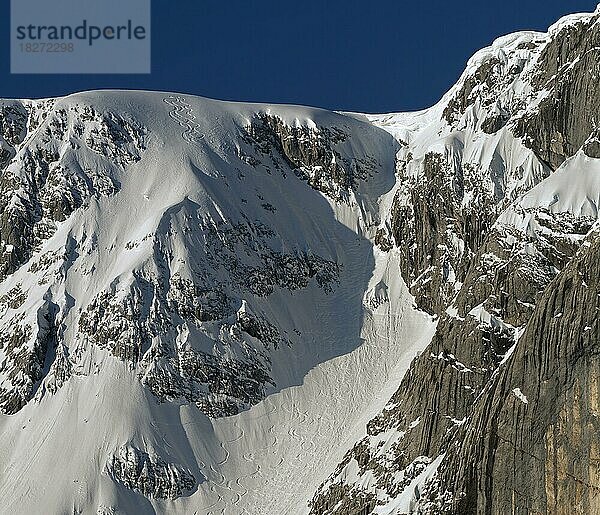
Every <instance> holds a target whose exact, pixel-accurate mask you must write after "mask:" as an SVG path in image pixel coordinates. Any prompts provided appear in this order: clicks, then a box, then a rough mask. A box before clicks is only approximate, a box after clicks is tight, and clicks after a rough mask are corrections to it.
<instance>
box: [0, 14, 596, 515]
mask: <svg viewBox="0 0 600 515" xmlns="http://www.w3.org/2000/svg"><path fill="white" fill-rule="evenodd" d="M599 19H600V11H597V12H596V13H594V14H583V15H573V16H570V17H567V18H565V19H563V20H561V21H560V22H558V23H557V24H556V25H554V26H553V27H552V28H551V29H550V30H549V32H548V33H545V34H543V33H531V32H528V33H518V34H513V35H510V36H505V37H503V38H500V39H498V40H497V41H495V42H494V44H493V45H492V46H491V47H489V48H486V49H484V50H482V51H480V52H478V53H477V54H476V55H475V56H473V57H472V58H471V60H470V61H469V63H468V65H467V69H466V70H465V72H464V74H463V75H462V77H461V78H460V80H459V81H458V83H457V84H456V85H455V86H454V87H453V88H452V89H451V90H450V91H449V92H448V93H447V94H446V95H445V96H444V97H443V98H442V99H441V100H440V102H439V103H438V104H436V105H435V106H433V107H432V108H430V109H427V110H425V111H421V112H417V113H397V114H388V115H362V114H357V113H332V112H328V111H324V110H319V109H312V108H304V107H298V106H279V105H258V104H238V103H227V102H219V101H214V100H208V99H203V98H198V97H193V96H188V95H182V94H168V93H151V92H131V91H93V92H86V93H78V94H74V95H70V96H68V97H65V98H60V99H47V100H6V101H0V137H1V139H0V146H1V149H0V170H1V176H0V207H1V213H0V280H1V282H0V413H1V415H0V436H1V438H0V471H1V473H0V499H1V500H2V502H1V503H0V513H57V514H60V513H86V514H87V513H94V514H102V515H107V514H116V513H127V514H138V513H174V514H178V513H183V514H188V513H189V514H194V513H197V514H208V513H215V514H216V513H225V514H235V515H237V514H256V515H259V514H260V515H271V514H273V515H279V514H301V513H308V512H311V513H315V514H317V513H318V514H324V513H336V514H359V513H360V514H368V513H387V514H392V513H409V512H419V513H442V512H444V513H445V512H451V513H506V512H510V510H511V509H512V510H513V512H516V511H515V510H517V509H518V511H519V513H521V512H525V513H533V512H542V513H570V512H568V511H565V510H566V509H567V507H572V506H573V505H576V506H578V508H577V509H579V510H580V511H579V512H580V513H593V512H594V510H595V509H600V505H599V504H598V503H599V502H600V501H599V500H597V498H596V491H597V489H598V488H600V482H599V478H600V476H599V475H598V474H600V472H599V471H598V470H597V468H595V467H597V464H596V460H597V458H596V454H597V446H596V443H595V440H594V438H593V435H594V434H595V433H594V432H596V434H597V431H598V429H600V428H599V427H598V422H597V421H596V419H595V417H596V414H597V398H598V394H600V392H599V391H598V385H599V384H600V383H599V382H598V361H597V353H596V352H595V350H594V349H595V345H594V344H596V343H597V342H598V326H597V322H596V318H597V317H596V313H595V310H596V309H597V308H596V306H597V304H598V298H597V297H598V295H597V291H598V286H597V285H598V282H597V281H598V273H599V272H600V271H599V270H598V266H597V256H596V252H598V250H597V249H598V245H600V236H597V230H598V225H597V223H596V221H597V219H598V205H600V160H599V158H600V140H599V137H600V135H599V133H598V131H597V125H596V113H597V108H598V106H599V105H600V87H599V86H598V76H599V74H600V58H599V57H598V49H599V48H600V22H598V20H599ZM567 501H568V502H567ZM563 507H564V509H563Z"/></svg>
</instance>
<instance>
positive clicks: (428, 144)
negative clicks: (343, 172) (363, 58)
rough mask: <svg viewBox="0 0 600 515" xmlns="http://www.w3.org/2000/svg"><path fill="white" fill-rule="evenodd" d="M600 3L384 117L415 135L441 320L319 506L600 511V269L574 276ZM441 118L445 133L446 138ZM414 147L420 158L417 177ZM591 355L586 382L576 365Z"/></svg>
mask: <svg viewBox="0 0 600 515" xmlns="http://www.w3.org/2000/svg"><path fill="white" fill-rule="evenodd" d="M599 18H600V14H598V13H595V14H593V15H582V16H576V17H571V18H567V19H564V20H561V22H559V23H558V24H556V25H555V26H553V27H552V28H551V29H550V31H549V33H548V34H531V33H523V34H517V35H514V36H507V37H505V38H501V39H500V40H498V41H497V42H495V43H494V46H493V47H491V48H490V49H486V50H483V51H481V52H479V53H478V54H476V56H474V58H473V59H472V60H471V61H470V62H469V66H468V68H467V71H466V72H465V74H464V75H463V77H462V78H461V81H459V83H458V84H457V86H456V87H455V88H454V89H453V90H452V91H451V92H450V93H449V94H448V95H447V96H446V98H445V99H444V100H442V102H441V104H440V106H439V107H437V108H433V109H432V111H433V114H431V113H427V114H424V115H421V118H422V119H425V123H423V121H422V120H418V122H419V123H417V124H415V123H413V124H412V125H410V124H408V123H406V119H403V118H401V117H398V118H397V119H396V120H394V119H392V118H388V119H385V118H376V119H375V122H376V123H380V124H382V126H384V127H387V129H388V130H390V132H392V133H395V134H396V135H397V137H398V135H400V137H402V138H404V140H408V143H405V145H406V147H405V150H404V155H405V156H408V158H405V157H404V158H401V159H400V161H401V170H402V172H403V174H402V176H403V177H404V178H405V180H406V182H407V184H405V185H402V186H400V188H399V192H400V193H399V194H398V195H397V196H396V199H395V202H394V208H393V209H392V217H391V219H390V225H391V228H392V231H393V235H394V239H395V243H396V245H397V246H399V247H400V248H401V252H402V253H403V256H404V261H403V270H402V272H403V276H404V278H405V280H406V281H407V283H408V284H409V285H410V286H411V288H412V291H413V294H414V295H415V299H416V302H417V304H418V305H419V306H420V307H422V308H423V309H426V310H427V311H429V312H431V313H436V314H438V315H439V320H438V324H437V331H436V334H435V336H434V337H433V339H432V341H431V343H430V345H429V346H428V347H427V348H426V349H425V351H424V352H423V353H422V354H421V355H420V356H418V357H417V358H416V359H415V360H414V361H413V363H412V365H411V367H410V369H409V371H408V372H407V374H406V376H405V377H404V379H403V380H402V383H401V384H400V387H399V388H398V390H397V392H396V393H395V394H394V396H393V397H392V398H391V399H390V401H389V403H388V405H387V406H386V407H385V408H384V410H383V411H382V412H381V414H380V415H378V416H377V417H376V418H374V419H373V420H372V421H371V422H370V423H369V424H368V425H367V436H366V437H365V438H364V439H363V440H361V441H360V442H358V443H357V444H356V445H355V446H354V448H353V449H351V450H350V451H348V453H347V454H346V457H345V458H344V460H343V461H342V462H341V463H340V464H339V466H338V468H337V470H336V471H335V472H333V474H332V475H331V476H330V478H329V479H328V481H326V482H325V483H324V484H323V485H322V486H321V488H320V489H319V491H318V492H317V493H316V495H315V496H314V498H313V500H312V501H311V503H310V506H311V513H315V514H316V513H340V514H351V513H352V514H353V513H388V512H393V513H396V511H393V510H394V509H395V510H398V511H397V512H398V513H405V512H407V513H408V512H410V513H413V512H414V513H457V514H458V513H460V514H466V513H482V514H483V513H486V514H488V513H509V512H510V513H513V512H514V513H516V512H519V513H573V511H569V510H570V509H572V508H573V506H575V507H576V508H575V510H576V511H575V512H577V513H593V512H594V510H595V509H597V508H595V506H596V505H595V504H594V503H595V502H596V501H595V499H596V494H597V492H596V490H597V489H598V487H599V485H598V484H597V475H596V464H595V461H594V460H595V459H596V458H595V457H594V456H593V453H594V450H593V445H592V444H591V443H590V441H588V440H587V438H589V436H587V435H591V434H593V432H594V431H595V425H594V423H595V422H594V421H593V420H592V419H593V417H594V416H595V415H594V409H595V408H594V407H593V406H592V404H590V402H591V401H589V400H588V398H593V397H594V395H595V392H594V390H595V389H596V387H595V383H594V384H592V383H590V381H592V380H591V379H590V377H591V376H593V375H594V372H593V367H594V365H593V364H592V363H593V359H594V358H593V357H592V356H593V355H594V351H593V347H594V345H595V343H596V342H597V336H594V333H593V324H594V323H595V315H593V314H592V313H595V310H596V308H595V301H592V302H590V301H589V300H587V301H584V300H583V298H584V296H585V292H587V291H588V290H585V292H584V291H583V290H584V289H585V288H584V287H583V286H581V284H582V283H583V284H586V285H587V284H588V282H589V283H592V282H594V281H595V279H592V277H588V278H587V279H584V278H581V283H580V284H579V286H581V290H582V291H580V292H579V293H575V290H576V289H578V286H577V282H575V283H574V282H573V278H572V276H573V275H574V272H573V270H574V269H579V268H580V267H581V266H582V263H583V262H588V264H589V266H593V265H592V264H591V263H592V262H593V259H594V258H592V257H591V255H589V254H588V253H593V252H594V251H593V249H594V248H595V243H594V242H595V241H596V239H597V237H596V236H593V234H595V233H594V232H593V227H594V224H595V222H596V219H597V216H598V210H597V206H598V203H597V202H598V196H599V195H598V194H599V191H598V182H597V179H596V174H597V172H598V171H599V170H600V166H599V165H597V164H596V163H597V162H596V161H595V158H596V157H597V156H596V154H595V151H594V148H595V147H594V142H595V141H596V137H597V136H596V129H595V122H594V121H593V120H592V118H593V114H592V113H593V112H594V109H595V107H594V106H597V105H598V99H597V95H598V94H599V92H600V89H599V88H598V81H597V80H595V74H597V71H596V70H597V67H598V65H599V64H598V63H599V61H598V56H597V54H596V47H595V45H594V44H593V43H592V42H593V41H595V40H596V39H597V37H598V34H599V33H600V28H599V27H600V24H599V23H598V20H599ZM584 63H586V64H584ZM584 111H585V112H584ZM440 112H441V118H442V122H441V123H439V122H438V118H437V117H438V116H439V113H440ZM446 124H447V125H448V126H449V127H447V126H446ZM427 125H430V126H432V127H434V128H435V129H437V131H438V133H437V134H438V137H439V136H440V135H441V136H442V137H444V134H445V133H447V134H448V135H447V136H445V137H444V139H443V140H442V143H441V145H442V147H443V148H444V151H443V152H440V151H439V150H437V149H438V148H439V147H440V141H439V139H438V140H436V139H434V140H432V139H431V134H430V133H431V131H432V129H429V128H428V127H427ZM474 133H478V136H477V137H478V138H479V139H483V140H484V141H485V142H486V143H484V147H483V150H480V151H479V158H480V159H481V156H482V155H483V156H485V155H486V153H488V152H490V151H491V152H494V157H493V158H492V159H491V160H490V161H489V163H490V166H489V169H488V170H487V171H486V173H485V174H483V173H482V163H481V160H480V161H479V162H478V163H469V162H466V160H467V159H469V157H468V156H469V155H470V154H472V151H471V150H470V149H469V148H468V145H469V144H470V143H468V140H469V139H470V138H472V134H474ZM486 134H487V135H488V136H486ZM407 136H408V137H407ZM512 137H517V138H519V139H520V141H522V142H523V144H524V145H525V146H526V147H527V149H530V151H531V154H530V153H529V152H528V151H525V152H524V154H523V155H529V157H528V158H526V159H525V162H527V161H529V165H528V166H527V165H526V166H522V165H519V166H516V167H513V166H511V162H510V160H513V162H514V155H513V156H510V157H509V156H507V154H504V155H503V152H505V151H506V150H505V147H504V148H503V145H505V142H506V139H507V138H509V139H510V138H512ZM500 141H503V144H502V145H499V142H500ZM486 145H491V146H492V148H491V149H490V150H487V151H486V149H485V146H486ZM429 148H433V149H435V150H436V153H433V152H431V151H430V150H429ZM513 149H514V147H513ZM415 154H416V156H417V159H419V157H418V156H419V154H420V155H422V156H423V158H422V159H421V162H420V163H419V164H418V165H416V166H415V165H413V170H412V173H408V174H407V173H406V171H407V169H408V170H409V172H410V165H409V166H407V163H410V162H411V161H414V159H415ZM507 157H508V159H507ZM531 160H533V161H531ZM536 160H537V162H539V163H540V165H539V167H537V168H534V169H533V170H532V168H531V162H536ZM484 163H485V161H484ZM559 167H560V170H559V171H558V172H556V175H550V174H552V172H553V171H554V170H556V169H557V168H559ZM592 168H593V170H594V171H593V172H591V169H592ZM532 172H533V173H532ZM468 177H471V178H472V177H475V178H476V180H475V182H473V180H472V179H467V178H468ZM488 177H489V179H488ZM486 181H489V182H488V183H487V185H486ZM569 181H570V182H569ZM590 181H591V182H590ZM403 192H404V193H403ZM473 199H476V200H475V202H473ZM588 235H589V236H588ZM586 237H587V238H588V239H587V240H586ZM582 256H587V257H585V258H584V257H582ZM595 268H597V267H595ZM590 274H591V275H595V270H594V271H590ZM590 288H591V289H590V290H589V291H590V292H592V293H591V294H592V295H596V297H597V290H596V289H594V287H590ZM579 294H581V295H582V298H581V302H583V303H585V304H586V307H585V308H583V307H581V308H579V307H578V306H579V304H580V301H579V300H578V301H575V298H576V297H577V295H579ZM557 303H559V304H561V306H560V307H558V306H556V304H557ZM588 303H589V305H590V309H589V310H588V307H587V305H588ZM548 304H551V307H549V306H548ZM550 312H552V315H550ZM566 312H569V316H568V317H567V319H564V320H563V316H565V313H566ZM541 313H545V314H543V315H542V314H541ZM571 317H572V318H571ZM593 321H594V322H593ZM563 323H564V326H562V327H563V328H562V329H560V330H558V329H557V330H555V329H554V327H555V325H556V324H563ZM567 328H568V329H567ZM588 337H589V340H585V341H586V342H589V344H588V347H587V348H586V347H585V344H584V343H583V342H584V339H585V338H588ZM559 340H560V342H559ZM544 342H545V343H544ZM550 349H552V350H550ZM567 349H570V350H567ZM575 349H578V350H577V351H575ZM575 354H576V355H577V357H575ZM579 359H581V360H582V361H581V363H582V364H581V365H577V367H579V366H581V371H580V373H581V380H580V379H576V377H579V376H578V374H576V373H573V374H572V375H571V373H572V370H571V368H572V367H571V365H570V364H571V363H572V364H573V367H575V361H577V362H578V363H579ZM588 360H589V362H588ZM534 363H535V364H534ZM583 363H585V365H583ZM515 369H516V370H518V371H519V372H518V374H517V373H516V372H513V370H515ZM534 369H535V372H534ZM567 369H568V370H569V372H568V373H567V372H566V370H567ZM584 369H585V370H584ZM577 370H579V368H577ZM513 373H514V374H515V375H513ZM516 375H518V381H517V380H516ZM517 383H518V384H517ZM525 392H527V393H531V394H533V392H535V393H534V397H535V400H531V399H530V397H529V396H528V395H527V393H525ZM580 397H583V398H584V399H585V400H580ZM542 398H543V400H542ZM567 398H568V399H569V400H567ZM573 405H574V406H575V407H573ZM567 406H568V407H567ZM542 413H543V415H542ZM528 417H530V418H528ZM584 426H585V428H584ZM569 460H574V461H577V462H578V465H577V466H575V468H577V470H575V469H574V466H573V465H572V464H573V462H574V461H569ZM381 510H383V511H381ZM390 510H392V511H390Z"/></svg>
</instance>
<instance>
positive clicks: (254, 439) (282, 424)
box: [199, 251, 414, 515]
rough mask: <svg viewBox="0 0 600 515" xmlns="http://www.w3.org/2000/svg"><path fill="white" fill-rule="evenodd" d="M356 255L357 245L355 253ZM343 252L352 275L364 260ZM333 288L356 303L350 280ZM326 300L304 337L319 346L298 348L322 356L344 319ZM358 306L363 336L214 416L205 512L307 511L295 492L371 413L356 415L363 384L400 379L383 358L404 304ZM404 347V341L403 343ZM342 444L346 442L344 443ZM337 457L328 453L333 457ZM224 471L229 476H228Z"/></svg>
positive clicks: (268, 514)
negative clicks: (360, 371) (218, 457)
mask: <svg viewBox="0 0 600 515" xmlns="http://www.w3.org/2000/svg"><path fill="white" fill-rule="evenodd" d="M359 254H360V253H359V252H358V251H356V253H355V256H356V257H358V256H359ZM349 257H350V259H349V261H348V262H347V263H345V266H346V267H347V273H348V277H351V276H352V274H357V275H356V276H358V274H360V273H361V272H360V270H359V269H360V267H361V266H363V265H362V263H361V262H360V260H358V259H352V253H351V254H350V256H349ZM340 289H341V291H342V298H341V300H340V299H338V300H337V302H338V305H341V306H342V308H341V310H342V311H343V309H344V308H343V306H347V305H349V306H352V305H354V304H355V303H356V301H357V297H356V296H357V292H356V291H353V290H352V288H351V285H350V284H345V285H342V284H340ZM358 294H360V292H359V293H358ZM326 301H330V299H325V300H321V301H320V302H317V303H316V304H315V308H314V312H315V316H316V319H317V323H316V324H315V326H314V327H318V328H322V330H321V331H320V332H319V334H315V333H312V334H310V333H307V334H306V335H305V336H306V337H307V338H308V339H312V340H313V341H315V342H317V343H318V344H319V345H320V347H319V345H313V346H309V345H307V346H302V347H303V352H302V355H304V354H305V353H306V352H307V351H306V348H313V349H319V348H321V353H322V354H323V355H328V356H332V355H336V353H335V351H336V350H338V351H339V350H341V348H338V347H339V346H341V345H343V344H344V342H337V341H336V338H335V335H336V334H337V335H338V336H337V337H338V338H339V335H340V334H344V333H343V332H341V333H340V332H339V329H338V328H336V324H337V325H339V324H343V323H344V319H343V318H342V317H340V313H336V312H332V310H331V305H328V304H327V302H326ZM361 305H362V310H363V315H364V317H365V320H364V322H363V326H364V325H365V324H371V326H372V327H370V328H369V329H368V334H365V335H363V336H364V339H362V343H361V345H360V346H359V347H358V348H356V349H355V350H353V351H352V352H350V353H347V354H344V355H341V356H339V357H338V358H334V359H332V360H329V361H327V362H323V363H320V364H319V365H317V367H316V368H315V369H314V370H313V371H312V373H309V375H307V377H306V378H305V381H304V384H303V386H301V387H291V388H287V389H285V390H283V391H281V392H278V393H276V394H272V395H270V396H268V397H267V398H266V399H265V400H264V401H263V402H262V403H261V404H260V405H258V406H255V407H253V408H252V409H251V410H249V411H246V412H242V413H240V414H238V415H235V416H233V417H227V418H224V419H215V420H213V426H214V427H215V431H216V435H217V436H218V439H219V440H220V446H221V448H222V449H223V450H224V451H226V456H227V459H225V460H222V461H221V463H216V464H212V465H210V467H209V469H210V471H211V472H212V474H211V476H213V477H215V476H216V477H217V478H218V479H220V481H218V482H214V481H210V482H209V483H210V484H211V487H210V488H208V487H207V485H200V487H199V490H200V491H201V496H202V498H204V499H206V498H207V497H209V498H210V497H213V498H214V494H215V493H217V490H218V493H217V494H218V495H217V498H216V499H214V502H213V503H211V505H210V507H206V508H205V509H210V510H211V511H209V512H208V513H210V514H213V515H216V514H223V515H240V514H247V515H275V514H277V515H285V514H289V515H295V514H298V513H305V512H306V511H308V510H307V504H306V503H307V501H308V500H309V499H304V498H302V494H301V493H300V494H299V492H306V491H311V489H312V488H314V486H317V485H318V483H320V481H322V480H324V479H326V478H325V477H322V474H323V473H324V472H325V471H326V470H329V468H330V467H324V463H325V462H326V461H325V460H331V459H332V452H335V450H332V448H331V447H338V449H337V452H340V450H339V449H344V443H345V442H346V441H347V440H348V434H349V431H348V428H349V427H357V428H358V427H360V429H359V431H364V427H363V426H364V424H365V423H366V421H367V420H368V419H369V418H370V415H367V416H365V415H364V413H361V410H364V407H365V404H366V402H367V401H365V398H366V396H365V393H364V387H365V385H366V384H371V383H372V382H373V380H375V379H377V380H378V383H379V384H380V385H381V386H382V389H383V386H384V385H386V384H387V383H388V382H390V379H392V378H394V377H399V374H396V376H394V371H393V369H394V368H395V366H396V362H393V361H392V362H390V363H388V360H389V355H390V348H391V347H394V346H395V345H397V344H398V337H397V336H396V337H392V335H394V334H397V333H396V332H395V329H394V328H395V327H397V326H398V324H401V323H402V322H401V321H402V320H403V319H404V318H405V317H406V311H408V310H409V309H408V307H405V309H406V311H398V312H391V310H390V306H389V304H387V303H386V304H385V306H386V308H385V309H386V312H383V313H376V312H375V311H377V309H374V310H371V309H370V308H368V307H366V302H364V298H363V299H361ZM382 326H383V329H384V330H383V332H382ZM385 328H387V331H385ZM336 329H337V330H336ZM407 347H410V345H408V344H407ZM401 354H402V353H401ZM396 355H398V352H396ZM400 357H401V356H400ZM412 357H414V354H410V355H407V358H408V361H410V359H412ZM350 363H354V365H350ZM356 363H375V364H377V363H378V364H379V365H378V366H375V367H373V368H372V370H370V371H369V374H368V377H364V378H358V377H356V370H357V366H356ZM380 376H381V378H383V379H380ZM394 384H396V383H394ZM342 385H343V387H345V388H347V389H349V390H350V391H349V392H348V390H346V392H345V394H344V395H345V397H346V399H345V400H343V399H342V398H341V396H339V395H336V394H337V392H338V391H339V388H340V387H341V386H342ZM354 385H356V387H355V388H354V387H353V386H354ZM361 388H362V390H361ZM307 392H308V393H309V394H308V395H307ZM390 393H391V392H390ZM387 397H388V393H383V394H382V395H381V400H380V402H382V405H383V404H385V402H387ZM324 399H328V403H331V401H332V400H333V401H334V402H333V403H331V405H329V406H328V407H327V408H326V409H325V408H324V406H325V403H324V402H323V400H324ZM319 400H321V402H319ZM340 400H342V401H343V404H344V405H343V406H341V405H340V404H342V402H339V401H340ZM335 401H338V402H335ZM257 412H258V413H257ZM373 415H374V414H373ZM361 417H362V418H363V419H364V420H363V419H361ZM357 418H358V419H359V422H358V423H357ZM349 443H350V445H351V441H350V442H349ZM339 457H340V456H337V457H336V458H333V461H335V460H337V459H339ZM227 477H229V478H231V479H230V480H229V481H227V480H226V479H225V478H227ZM290 478H294V479H293V480H290ZM315 482H316V484H315ZM302 485H306V486H308V488H305V487H303V486H302ZM265 492H269V495H265ZM211 494H212V495H211Z"/></svg>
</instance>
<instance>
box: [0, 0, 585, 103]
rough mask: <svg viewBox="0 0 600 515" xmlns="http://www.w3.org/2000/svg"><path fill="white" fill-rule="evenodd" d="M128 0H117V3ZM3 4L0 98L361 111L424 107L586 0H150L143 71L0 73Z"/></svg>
mask: <svg viewBox="0 0 600 515" xmlns="http://www.w3.org/2000/svg"><path fill="white" fill-rule="evenodd" d="M123 1H127V0H123ZM8 3H9V2H8V1H6V0H5V2H3V4H4V6H5V9H6V11H5V13H3V14H4V16H0V18H1V19H0V29H1V31H2V33H3V36H4V42H5V44H4V45H2V46H1V50H0V51H1V52H2V54H3V55H2V60H1V62H2V69H1V74H2V76H1V78H0V96H1V97H43V96H54V95H63V94H66V93H69V92H73V91H79V90H84V89H92V88H135V89H156V90H168V91H181V92H187V93H193V94H198V95H204V96H208V97H213V98H221V99H230V100H247V101H260V102H278V103H296V104H306V105H314V106H319V107H326V108H330V109H343V110H354V111H363V112H385V111H399V110H409V109H418V108H423V107H427V106H429V105H431V104H433V103H434V102H435V101H437V100H438V99H439V97H440V96H441V95H442V94H443V93H444V92H445V91H446V90H447V89H448V87H450V86H451V85H452V84H453V83H454V82H455V81H456V79H457V78H458V76H459V75H460V73H461V71H462V69H463V67H464V64H465V62H466V60H467V59H468V57H469V56H470V55H471V54H472V53H473V52H474V51H476V50H478V49H479V48H481V47H482V46H486V45H488V44H489V43H490V42H491V41H492V40H493V39H494V38H495V37H497V36H500V35H502V34H505V33H508V32H513V31H516V30H525V29H534V30H545V29H546V28H547V27H548V25H550V24H551V23H553V22H554V21H555V20H556V19H558V18H559V17H560V16H562V15H564V14H568V13H572V12H580V11H593V10H594V9H595V6H596V2H595V1H594V0H497V1H495V2H489V1H487V0H462V1H459V2H452V1H449V0H446V1H438V0H428V1H410V2H408V1H404V0H380V1H376V0H370V1H367V0H364V1H356V0H294V1H287V0H259V1H250V0H245V1H242V0H235V1H227V0H220V1H217V0H153V13H152V33H153V39H152V41H153V42H152V51H153V73H152V74H151V75H138V76H135V75H122V76H118V75H88V76H85V75H10V73H9V49H8V38H9V17H8Z"/></svg>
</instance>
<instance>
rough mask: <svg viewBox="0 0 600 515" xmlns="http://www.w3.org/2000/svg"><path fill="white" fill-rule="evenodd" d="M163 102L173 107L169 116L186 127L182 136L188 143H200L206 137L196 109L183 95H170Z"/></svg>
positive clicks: (182, 126)
mask: <svg viewBox="0 0 600 515" xmlns="http://www.w3.org/2000/svg"><path fill="white" fill-rule="evenodd" d="M163 102H164V103H165V104H167V105H169V106H171V107H172V108H173V110H172V111H170V112H169V116H170V117H171V118H172V119H173V120H175V121H176V122H177V123H178V124H179V126H180V127H181V128H183V129H185V130H184V131H183V132H182V133H181V137H182V138H183V139H184V140H185V141H187V142H188V143H199V142H200V141H201V140H203V139H204V134H202V132H201V128H200V124H199V123H198V122H197V121H196V120H197V118H196V115H195V114H194V109H193V107H192V106H191V104H190V103H189V102H187V101H186V100H185V98H183V97H177V96H173V95H171V96H168V97H165V98H163Z"/></svg>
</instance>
